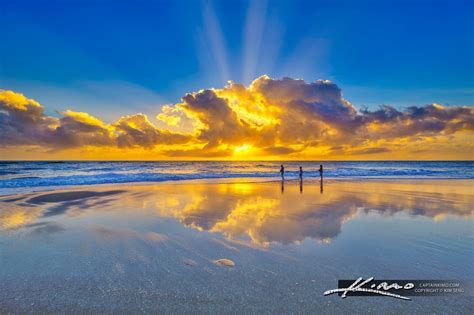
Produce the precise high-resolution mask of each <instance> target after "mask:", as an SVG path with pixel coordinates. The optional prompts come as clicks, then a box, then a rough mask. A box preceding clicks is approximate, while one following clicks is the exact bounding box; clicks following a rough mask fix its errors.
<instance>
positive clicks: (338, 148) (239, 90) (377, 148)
mask: <svg viewBox="0 0 474 315" xmlns="http://www.w3.org/2000/svg"><path fill="white" fill-rule="evenodd" d="M473 114H474V108H473V107H471V106H449V107H445V106H442V105H439V104H430V105H426V106H421V107H416V106H412V107H408V108H406V109H405V110H400V109H397V108H395V107H392V106H388V105H383V106H381V107H380V108H378V109H376V110H368V109H365V108H363V109H359V110H358V109H357V108H356V107H355V106H354V105H353V104H351V103H350V102H349V101H348V100H346V99H344V98H343V95H342V91H341V89H340V88H339V87H338V86H337V85H336V84H334V83H333V82H331V81H328V80H318V81H315V82H310V83H307V82H305V81H304V80H301V79H293V78H282V79H271V78H269V77H268V76H261V77H259V78H257V79H256V80H254V81H253V82H252V83H251V84H250V85H249V86H244V85H242V84H238V83H234V82H229V84H228V85H227V86H225V87H223V88H221V89H203V90H200V91H198V92H193V93H188V94H186V95H184V96H183V98H182V100H181V102H180V103H177V104H174V105H165V106H163V107H162V110H161V112H160V113H158V114H157V116H156V118H157V119H158V120H160V121H162V122H164V123H165V126H167V127H164V128H158V127H157V126H156V125H155V124H154V123H153V122H151V121H150V120H149V118H148V117H147V116H146V115H144V114H141V113H138V114H135V115H129V116H123V117H121V118H120V119H119V120H118V121H116V122H115V123H112V124H106V123H104V122H103V121H101V120H100V119H99V118H96V117H94V116H92V115H90V114H88V113H83V112H75V111H71V110H68V111H64V112H58V115H59V116H60V117H59V118H57V117H52V116H47V115H45V113H44V108H43V106H42V105H40V104H39V103H38V102H36V101H35V100H32V99H28V98H26V97H25V96H24V95H22V94H20V93H16V92H13V91H4V90H0V135H1V137H0V146H2V147H6V148H12V147H18V146H40V147H42V148H48V149H55V150H66V149H74V148H76V149H77V148H81V147H84V146H87V147H97V148H114V150H119V151H120V150H128V149H131V148H140V149H141V150H143V152H145V153H143V154H146V152H152V153H153V154H154V155H155V156H159V157H183V158H185V157H205V158H212V157H223V158H227V157H234V158H242V157H281V156H286V158H301V157H304V158H314V157H333V156H340V157H348V156H352V155H354V156H364V155H370V156H371V157H372V156H375V155H378V156H383V154H390V155H392V154H393V152H398V153H400V152H401V153H403V152H404V153H405V154H409V152H414V151H415V150H425V149H426V148H424V147H423V146H426V145H427V144H431V145H433V144H435V145H436V146H435V147H434V148H433V149H432V150H431V153H432V152H434V151H433V150H435V151H436V150H444V151H443V152H449V148H454V147H456V148H458V149H456V150H457V151H456V152H457V153H460V152H461V153H462V151H460V150H462V149H459V147H460V148H462V147H463V146H464V147H465V149H464V152H465V153H464V155H466V154H468V152H469V150H470V149H469V148H472V145H470V144H469V142H468V140H467V139H468V138H469V137H470V136H472V135H473V130H474V115H473ZM466 152H467V153H466ZM398 153H397V154H398ZM401 153H400V154H401ZM429 153H430V150H428V151H427V154H429ZM387 157H389V156H388V155H387ZM390 157H393V156H390Z"/></svg>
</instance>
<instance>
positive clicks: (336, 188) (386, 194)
mask: <svg viewBox="0 0 474 315" xmlns="http://www.w3.org/2000/svg"><path fill="white" fill-rule="evenodd" d="M470 187H471V186H470V185H469V182H468V181H443V180H440V181H436V182H435V181H397V182H395V181H383V182H382V181H366V182H350V181H328V182H327V183H325V187H324V188H325V190H324V193H323V194H321V193H320V187H319V182H308V183H305V184H304V192H300V189H299V184H298V183H297V182H288V183H286V185H285V191H284V193H283V194H282V193H281V191H280V183H275V182H273V183H230V184H213V183H207V184H192V183H191V184H190V183H186V184H182V183H181V184H160V185H145V186H139V185H136V186H124V187H123V188H121V190H110V189H106V188H100V192H95V193H93V194H92V195H90V193H89V194H87V192H85V191H79V192H68V193H65V194H63V195H61V194H58V193H53V194H54V196H53V197H54V198H52V199H51V198H50V197H51V196H52V195H53V194H52V193H39V194H36V195H34V196H29V197H28V198H23V199H18V200H15V199H11V200H14V201H10V202H5V200H7V198H3V200H1V201H0V208H1V210H2V211H1V212H0V230H15V229H19V228H22V227H26V228H28V227H31V226H33V224H35V223H38V222H39V221H41V220H42V219H48V220H51V219H52V218H53V217H59V218H60V219H61V220H62V222H63V223H64V222H67V221H68V220H72V219H73V218H75V217H82V218H87V216H89V215H92V214H94V215H97V214H98V213H104V214H106V215H107V216H113V217H114V218H115V217H117V218H119V219H120V216H123V215H126V214H127V215H130V214H133V217H134V218H133V220H138V221H140V222H147V220H149V219H150V218H155V217H161V218H172V219H177V220H178V221H179V222H181V223H182V224H183V225H184V226H186V227H190V228H193V229H196V230H199V231H209V232H215V233H222V234H223V235H224V236H225V237H226V238H228V239H231V240H238V241H242V240H244V241H247V242H250V243H252V244H254V245H259V246H267V245H269V244H271V243H282V244H290V243H299V242H302V241H303V240H305V239H308V238H309V239H315V240H317V241H319V242H330V241H331V240H332V239H334V238H336V237H337V236H338V235H339V234H340V233H341V229H342V226H343V224H344V223H345V222H347V221H349V220H351V219H352V218H354V217H355V216H357V215H358V214H360V213H368V212H371V211H374V212H377V213H379V214H381V215H383V216H393V215H395V214H399V213H401V214H405V215H408V216H410V215H414V216H423V217H427V218H431V219H433V220H442V219H444V218H445V217H447V216H456V217H461V218H466V219H468V218H472V216H473V211H472V210H471V207H470V205H472V204H473V202H474V196H473V192H472V189H471V188H470ZM97 190H99V189H97ZM61 196H66V197H68V198H66V199H64V198H62V199H61V198H60V197H61ZM71 196H73V197H74V196H75V197H77V198H72V199H71ZM112 197H113V198H112ZM38 200H40V201H41V202H37V201H38ZM57 209H61V211H56V210H57ZM85 210H87V211H85ZM37 221H38V222H37ZM100 224H104V222H100ZM120 231H121V233H118V232H117V230H112V229H110V228H106V227H100V228H96V229H95V232H97V234H98V235H100V236H101V237H104V238H105V237H107V238H110V237H112V238H115V237H132V238H141V239H144V240H145V239H146V240H147V241H163V240H166V239H167V238H166V236H164V235H160V234H156V235H155V234H150V233H151V232H150V233H148V234H147V233H146V232H145V234H139V233H137V232H134V231H132V230H120ZM157 237H158V238H159V239H157Z"/></svg>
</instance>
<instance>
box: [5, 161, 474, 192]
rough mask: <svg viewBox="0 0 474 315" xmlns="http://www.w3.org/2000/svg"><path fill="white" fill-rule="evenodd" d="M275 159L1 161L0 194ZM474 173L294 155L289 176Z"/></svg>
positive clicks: (268, 165)
mask: <svg viewBox="0 0 474 315" xmlns="http://www.w3.org/2000/svg"><path fill="white" fill-rule="evenodd" d="M280 164H281V162H278V161H277V162H274V161H271V162H269V161H265V162H262V161H237V162H233V161H232V162H231V161H226V162H222V161H185V162H183V161H81V162H78V161H2V162H0V195H5V194H12V193H17V192H28V191H34V190H37V188H40V187H41V188H43V189H44V188H45V187H58V186H59V187H61V186H76V185H94V184H114V183H133V182H163V181H178V180H191V179H223V178H260V179H262V180H275V179H278V178H279V176H280V175H279V170H280ZM320 164H322V165H323V166H324V176H325V178H349V179H358V178H414V179H416V178H431V179H434V178H449V179H472V178H474V168H473V166H474V162H473V161H304V162H303V161H292V162H284V165H285V174H286V175H285V177H286V178H287V179H294V178H297V176H298V169H299V167H300V166H302V167H303V171H304V177H305V178H315V177H319V171H318V169H319V165H320Z"/></svg>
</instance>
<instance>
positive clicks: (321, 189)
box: [319, 178, 323, 194]
mask: <svg viewBox="0 0 474 315" xmlns="http://www.w3.org/2000/svg"><path fill="white" fill-rule="evenodd" d="M319 192H320V193H321V194H322V193H323V179H322V178H321V184H320V190H319Z"/></svg>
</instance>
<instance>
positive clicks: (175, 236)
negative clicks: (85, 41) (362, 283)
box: [0, 180, 474, 313]
mask: <svg viewBox="0 0 474 315" xmlns="http://www.w3.org/2000/svg"><path fill="white" fill-rule="evenodd" d="M472 185H473V181H472V180H438V181H433V180H429V181H428V180H412V181H408V180H403V181H400V180H399V181H389V180H384V181H331V180H328V181H325V182H324V187H321V185H320V183H319V181H308V182H305V183H303V185H300V184H299V183H298V182H296V181H289V182H287V183H285V184H284V185H282V184H281V183H280V182H267V183H238V182H237V183H227V184H218V183H167V184H165V183H163V184H159V185H130V186H125V185H123V186H115V187H106V186H102V187H98V186H89V187H84V188H82V189H74V190H73V191H71V190H70V191H54V192H42V193H35V194H33V193H31V194H26V195H16V196H8V197H3V198H1V199H0V248H1V250H0V283H1V284H2V285H1V288H2V289H1V290H0V313H4V312H9V311H12V312H62V313H64V312H101V313H104V312H105V313H112V312H114V313H117V312H123V313H128V312H139V311H142V312H153V311H154V312H156V311H161V312H190V311H199V312H219V313H229V312H239V313H241V312H254V313H262V312H263V313H269V312H273V313H275V312H278V313H281V312H283V313H302V312H308V313H310V312H313V313H314V312H319V313H321V312H324V313H340V312H351V311H355V312H369V313H374V312H380V311H384V313H387V312H388V313H396V312H402V311H403V312H407V311H408V312H410V313H414V312H419V313H422V312H423V313H427V312H428V313H432V312H436V313H472V311H473V303H472V297H414V298H413V299H412V301H401V300H396V299H392V298H387V297H348V298H346V299H341V298H340V297H338V296H337V295H332V296H323V295H322V293H323V292H324V291H326V290H329V289H334V288H337V280H338V279H355V278H358V277H371V276H373V277H375V278H376V279H377V278H378V279H474V267H473V266H474V265H473V261H474V243H473V241H474V225H473V222H474V221H473V211H472V204H474V192H473V189H472Z"/></svg>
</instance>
